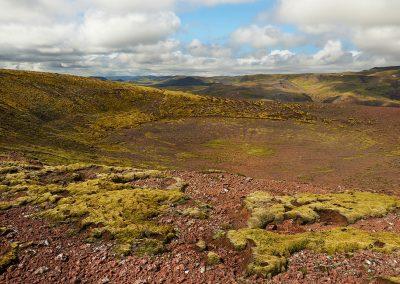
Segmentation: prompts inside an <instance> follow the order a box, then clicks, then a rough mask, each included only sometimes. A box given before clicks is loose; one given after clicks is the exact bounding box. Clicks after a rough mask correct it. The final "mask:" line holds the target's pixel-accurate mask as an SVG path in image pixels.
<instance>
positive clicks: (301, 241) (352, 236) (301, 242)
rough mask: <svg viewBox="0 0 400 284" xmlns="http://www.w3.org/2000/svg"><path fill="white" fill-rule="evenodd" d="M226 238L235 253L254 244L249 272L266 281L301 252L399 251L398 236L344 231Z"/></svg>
mask: <svg viewBox="0 0 400 284" xmlns="http://www.w3.org/2000/svg"><path fill="white" fill-rule="evenodd" d="M227 237H228V239H229V240H230V242H231V243H232V244H233V246H234V247H235V248H236V249H238V250H242V249H244V248H245V247H246V245H247V243H248V241H251V242H252V243H253V244H254V247H253V248H252V251H253V256H254V260H253V262H252V263H250V264H249V266H248V272H249V273H251V274H259V275H262V276H265V277H267V276H270V275H275V274H278V273H280V272H281V271H283V270H284V269H285V268H286V265H287V258H288V257H289V256H290V255H292V254H293V253H295V252H298V251H301V250H304V249H310V250H313V251H316V252H325V253H328V254H333V253H336V252H353V251H356V250H361V249H370V250H373V251H380V252H391V251H393V250H397V249H400V236H399V235H397V234H393V233H388V232H380V233H369V232H366V231H362V230H359V229H355V228H346V227H344V228H336V229H332V230H328V231H321V232H307V233H302V234H293V235H285V234H277V233H273V232H268V231H265V230H262V229H241V230H237V231H234V230H232V231H229V232H228V234H227ZM378 244H379V245H378Z"/></svg>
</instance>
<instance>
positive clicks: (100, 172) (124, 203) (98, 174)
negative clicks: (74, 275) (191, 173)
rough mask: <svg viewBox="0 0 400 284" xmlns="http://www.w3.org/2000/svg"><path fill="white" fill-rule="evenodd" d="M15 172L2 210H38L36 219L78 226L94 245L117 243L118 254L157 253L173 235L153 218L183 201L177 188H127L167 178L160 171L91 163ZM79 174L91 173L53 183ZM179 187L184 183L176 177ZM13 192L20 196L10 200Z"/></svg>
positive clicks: (0, 203)
mask: <svg viewBox="0 0 400 284" xmlns="http://www.w3.org/2000/svg"><path fill="white" fill-rule="evenodd" d="M19 168H21V170H20V171H19V172H18V173H17V174H18V175H19V176H18V177H16V176H12V178H13V179H15V180H17V181H18V182H15V183H14V185H9V186H7V191H6V192H7V194H8V195H9V197H10V198H9V199H8V201H3V202H0V210H7V209H9V208H11V207H18V206H24V205H27V204H29V205H35V206H37V207H38V208H41V209H42V210H40V211H39V212H38V213H37V214H35V215H36V216H38V217H45V218H48V219H50V220H52V221H54V222H77V223H78V224H79V225H80V227H81V228H82V229H86V228H89V230H90V233H91V234H90V235H91V237H90V238H89V239H90V240H92V241H93V240H95V239H98V238H102V237H106V238H107V239H110V238H111V239H116V241H117V244H118V246H117V248H116V250H117V252H119V253H121V254H127V253H129V252H130V251H131V249H132V248H133V247H134V251H136V252H137V253H139V254H154V253H158V252H161V251H163V249H164V248H163V244H164V242H166V241H167V240H170V239H171V235H175V230H174V229H173V228H172V227H171V226H169V225H160V224H158V223H157V222H156V221H155V218H156V217H157V216H159V215H160V214H163V213H167V212H169V211H170V210H173V208H174V205H176V204H178V203H180V202H182V200H185V198H184V194H183V192H182V191H181V190H180V189H181V186H178V187H176V188H170V189H158V188H155V189H151V188H139V187H136V186H134V185H132V184H131V183H130V181H133V180H135V179H146V178H150V177H157V178H168V179H170V178H171V177H169V176H166V175H165V174H164V173H162V172H159V171H151V170H138V169H132V168H119V167H118V168H116V167H106V166H94V165H90V164H74V165H69V166H54V167H52V166H45V167H44V168H43V169H40V170H37V171H32V170H25V169H24V168H23V167H19ZM83 171H86V172H87V171H90V175H88V177H87V178H85V179H79V181H74V180H73V179H72V180H71V181H70V182H68V183H58V178H57V179H54V178H53V177H59V176H61V177H62V176H63V175H66V174H67V173H68V174H69V175H68V176H72V175H73V174H75V173H78V172H83ZM71 174H72V175H71ZM14 175H15V174H14ZM3 176H4V175H3ZM9 178H11V175H10V174H7V176H6V177H5V179H9ZM56 180H57V181H56ZM177 182H179V183H180V184H182V183H184V182H183V181H182V180H181V179H180V178H179V179H178V181H177ZM14 193H18V195H16V197H15V198H12V196H13V194H14ZM139 244H140V245H139Z"/></svg>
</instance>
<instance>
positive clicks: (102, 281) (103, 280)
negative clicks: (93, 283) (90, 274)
mask: <svg viewBox="0 0 400 284" xmlns="http://www.w3.org/2000/svg"><path fill="white" fill-rule="evenodd" d="M109 282H110V279H109V278H108V277H107V276H106V277H104V278H103V279H101V283H102V284H107V283H109Z"/></svg>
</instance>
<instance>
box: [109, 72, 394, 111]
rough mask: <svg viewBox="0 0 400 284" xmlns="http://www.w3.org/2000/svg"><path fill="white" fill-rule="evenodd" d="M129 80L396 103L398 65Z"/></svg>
mask: <svg viewBox="0 0 400 284" xmlns="http://www.w3.org/2000/svg"><path fill="white" fill-rule="evenodd" d="M110 79H112V78H110ZM129 81H132V82H135V83H137V84H143V85H153V86H162V87H163V88H166V89H170V90H180V91H189V92H192V93H196V94H207V95H211V96H215V97H226V98H236V99H258V100H259V99H264V100H274V101H281V102H309V101H314V102H323V103H339V104H360V105H370V106H391V107H399V106H400V83H399V81H400V67H397V66H394V67H376V68H372V69H370V70H365V71H361V72H345V73H329V74H293V75H263V74H260V75H247V76H237V77H183V76H172V77H141V78H136V79H135V78H134V77H131V78H130V80H129Z"/></svg>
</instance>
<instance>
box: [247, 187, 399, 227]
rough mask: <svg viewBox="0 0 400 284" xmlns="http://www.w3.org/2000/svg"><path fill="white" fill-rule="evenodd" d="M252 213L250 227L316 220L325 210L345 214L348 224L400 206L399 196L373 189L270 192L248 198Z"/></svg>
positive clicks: (255, 193) (249, 208) (379, 214)
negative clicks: (321, 192)
mask: <svg viewBox="0 0 400 284" xmlns="http://www.w3.org/2000/svg"><path fill="white" fill-rule="evenodd" d="M245 205H246V208H247V209H248V210H249V211H250V212H251V217H250V219H249V220H248V225H249V227H250V228H264V227H265V226H266V225H267V224H269V223H279V222H282V221H283V220H285V219H293V220H297V221H298V222H300V223H313V222H316V221H318V220H319V219H320V217H321V214H322V213H324V212H333V213H336V214H339V215H340V216H342V217H344V218H345V220H346V222H347V223H354V222H356V221H357V220H360V219H362V218H368V217H382V216H385V215H386V214H388V213H389V212H391V211H393V210H395V209H396V208H399V207H400V201H399V199H397V198H396V197H393V196H388V195H383V194H376V193H370V192H345V193H336V194H298V195H295V196H271V195H270V194H268V193H267V192H254V193H252V194H250V195H249V196H247V197H246V199H245Z"/></svg>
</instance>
